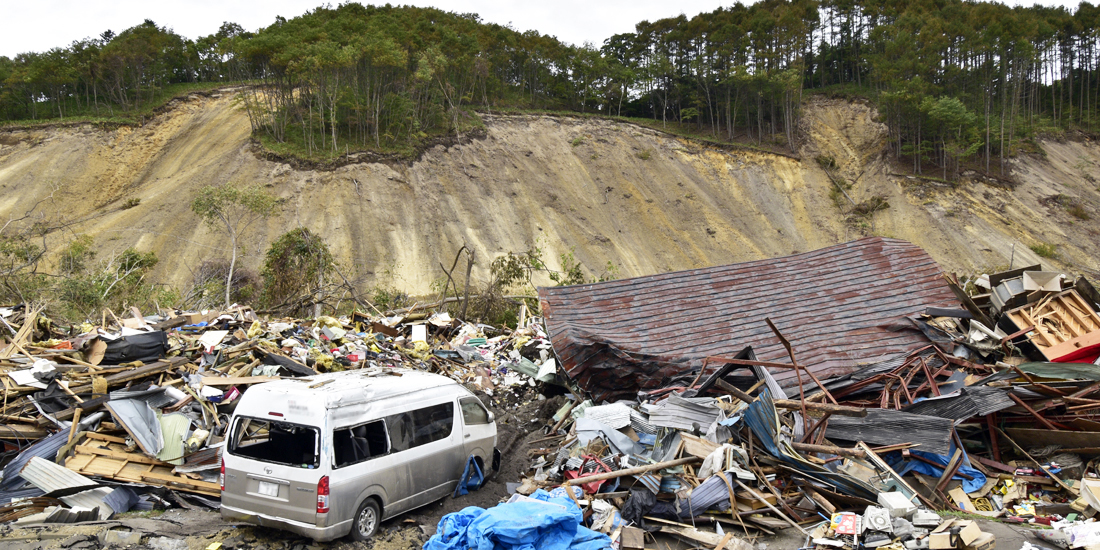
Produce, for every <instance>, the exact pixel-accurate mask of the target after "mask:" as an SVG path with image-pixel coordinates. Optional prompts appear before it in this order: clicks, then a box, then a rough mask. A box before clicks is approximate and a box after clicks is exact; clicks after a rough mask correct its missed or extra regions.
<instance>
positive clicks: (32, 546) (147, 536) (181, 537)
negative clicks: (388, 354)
mask: <svg viewBox="0 0 1100 550" xmlns="http://www.w3.org/2000/svg"><path fill="white" fill-rule="evenodd" d="M472 503H473V501H472V500H467V499H466V497H460V498H458V499H455V500H454V503H453V504H452V503H445V504H442V505H440V506H439V508H451V507H454V506H458V507H459V508H461V507H463V506H466V505H471V504H472ZM429 515H435V513H434V512H430V513H425V512H414V513H411V514H406V515H403V516H400V517H397V518H394V519H391V520H389V521H387V522H384V523H383V524H382V527H381V529H380V531H379V533H378V534H377V535H376V536H375V537H374V539H372V540H369V541H367V542H363V543H356V542H351V541H349V540H347V539H341V540H336V541H333V542H328V543H315V542H313V541H311V540H309V539H304V538H301V537H298V536H295V535H291V534H288V533H285V532H282V531H277V530H273V529H265V528H261V527H252V526H238V525H234V524H230V523H226V522H224V521H222V519H221V516H220V515H219V514H218V513H217V512H209V511H205V512H204V511H188V510H178V509H177V510H170V511H167V512H165V513H163V514H161V515H157V516H155V517H141V516H140V515H132V514H128V515H125V516H124V517H122V518H120V519H117V520H112V521H107V522H96V523H88V524H82V525H62V526H54V527H42V528H33V529H15V530H13V529H10V528H7V527H0V550H57V549H63V550H92V549H97V548H105V547H113V548H126V547H130V548H138V547H141V548H152V549H155V550H204V549H206V548H208V547H209V546H210V545H211V544H214V543H221V548H224V549H225V550H320V549H332V550H361V549H371V550H414V549H419V548H421V547H422V546H423V545H424V542H425V541H427V539H428V537H427V535H426V534H425V533H424V531H423V529H421V524H420V523H418V522H419V521H420V519H418V518H425V517H427V516H429ZM978 523H979V525H980V526H981V528H982V530H983V531H987V532H991V533H993V534H994V535H995V536H996V537H997V548H998V549H1002V550H1018V549H1019V548H1021V547H1022V546H1023V543H1024V541H1028V542H1030V543H1032V544H1033V545H1038V546H1044V545H1043V544H1042V543H1041V542H1040V541H1039V539H1038V538H1037V537H1035V536H1034V535H1031V534H1030V532H1031V531H1032V529H1030V528H1028V527H1024V526H1018V525H1010V524H1005V523H1000V522H996V521H989V520H985V519H979V520H978ZM110 530H115V531H131V532H136V533H139V534H140V536H141V541H142V542H141V543H140V546H138V545H130V546H127V545H124V544H114V545H104V544H102V543H101V542H100V539H99V538H98V537H100V536H101V535H102V534H103V533H105V532H107V531H110ZM165 539H166V540H165ZM747 540H748V541H749V542H751V543H752V544H753V545H754V546H755V548H756V550H798V549H799V548H802V547H803V545H804V542H805V538H804V537H803V536H802V534H801V533H799V532H797V531H795V530H794V529H786V530H783V531H780V532H779V533H777V534H776V535H775V536H761V537H757V538H751V539H747ZM175 541H179V542H175ZM695 547H696V545H695V544H691V543H688V542H684V541H680V540H677V539H675V538H671V537H666V536H661V537H659V538H658V539H657V540H655V541H654V540H652V539H647V543H646V548H653V549H655V550H689V549H691V548H695ZM1046 547H1048V548H1049V546H1046Z"/></svg>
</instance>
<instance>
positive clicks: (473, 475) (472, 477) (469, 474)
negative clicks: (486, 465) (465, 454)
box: [451, 455, 485, 498]
mask: <svg viewBox="0 0 1100 550" xmlns="http://www.w3.org/2000/svg"><path fill="white" fill-rule="evenodd" d="M483 481H485V475H484V474H482V473H481V467H480V466H478V465H477V460H475V459H474V455H470V459H469V460H467V461H466V470H464V471H463V472H462V480H461V481H459V482H458V486H456V487H455V493H454V494H453V495H451V496H452V497H454V498H458V497H460V496H462V495H465V494H468V493H469V492H470V491H476V490H478V489H480V488H481V483H482V482H483Z"/></svg>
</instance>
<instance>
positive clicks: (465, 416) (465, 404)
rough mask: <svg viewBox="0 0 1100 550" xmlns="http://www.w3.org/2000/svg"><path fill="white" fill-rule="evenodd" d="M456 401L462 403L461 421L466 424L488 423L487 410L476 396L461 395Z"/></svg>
mask: <svg viewBox="0 0 1100 550" xmlns="http://www.w3.org/2000/svg"><path fill="white" fill-rule="evenodd" d="M458 402H459V404H461V405H462V421H463V422H465V423H466V425H467V426H471V425H474V424H488V423H489V412H488V411H486V410H485V407H483V406H482V405H481V400H479V399H478V398H476V397H463V398H462V399H459V400H458Z"/></svg>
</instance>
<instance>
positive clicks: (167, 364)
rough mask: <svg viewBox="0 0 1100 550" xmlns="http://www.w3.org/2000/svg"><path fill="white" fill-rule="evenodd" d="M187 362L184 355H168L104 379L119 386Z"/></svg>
mask: <svg viewBox="0 0 1100 550" xmlns="http://www.w3.org/2000/svg"><path fill="white" fill-rule="evenodd" d="M188 362H189V361H188V359H187V358H186V357H169V358H167V359H165V360H163V361H156V362H153V363H149V364H148V365H142V366H140V367H137V368H133V369H126V370H124V371H122V372H120V373H118V374H112V375H110V376H107V377H105V379H106V380H107V386H108V387H112V386H121V385H124V384H126V383H127V382H132V381H134V380H141V379H142V378H146V377H149V376H153V375H156V374H160V373H162V372H165V371H169V370H172V369H174V368H176V367H178V366H180V365H183V364H185V363H188ZM91 387H92V385H91V384H84V385H81V386H79V387H74V388H70V389H71V390H73V392H78V391H88V390H89V389H91Z"/></svg>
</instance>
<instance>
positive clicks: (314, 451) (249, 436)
mask: <svg viewBox="0 0 1100 550" xmlns="http://www.w3.org/2000/svg"><path fill="white" fill-rule="evenodd" d="M318 435H319V432H318V430H317V428H314V427H311V426H302V425H299V424H291V423H289V422H273V421H270V420H263V419H260V418H248V417H237V420H236V422H235V423H234V424H233V430H232V431H231V432H230V436H229V437H230V439H229V449H228V450H229V453H230V454H234V455H237V456H243V457H248V458H254V459H256V460H262V461H264V462H273V463H275V464H285V465H287V466H297V467H299V468H316V467H317V466H318V454H319V453H318V451H319V449H320V445H319V440H320V438H319V437H318Z"/></svg>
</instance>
